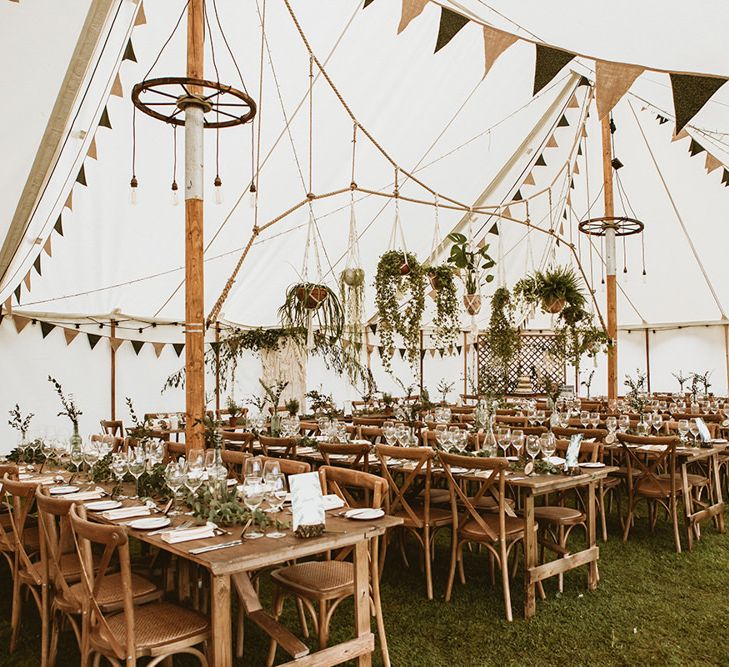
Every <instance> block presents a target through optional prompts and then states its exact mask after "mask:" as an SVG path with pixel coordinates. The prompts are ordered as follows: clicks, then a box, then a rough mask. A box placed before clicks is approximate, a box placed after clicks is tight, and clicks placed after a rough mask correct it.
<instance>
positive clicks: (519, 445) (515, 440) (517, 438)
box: [511, 429, 524, 458]
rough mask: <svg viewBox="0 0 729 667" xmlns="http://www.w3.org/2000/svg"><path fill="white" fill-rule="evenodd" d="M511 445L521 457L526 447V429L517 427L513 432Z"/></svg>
mask: <svg viewBox="0 0 729 667" xmlns="http://www.w3.org/2000/svg"><path fill="white" fill-rule="evenodd" d="M511 446H512V447H513V448H514V451H515V452H516V455H517V456H518V457H519V458H521V450H522V449H523V448H524V431H521V430H519V429H517V430H515V431H512V432H511Z"/></svg>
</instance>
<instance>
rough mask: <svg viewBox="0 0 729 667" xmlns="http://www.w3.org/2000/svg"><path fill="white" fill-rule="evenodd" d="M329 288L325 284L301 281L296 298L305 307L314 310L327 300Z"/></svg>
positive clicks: (297, 287) (297, 286)
mask: <svg viewBox="0 0 729 667" xmlns="http://www.w3.org/2000/svg"><path fill="white" fill-rule="evenodd" d="M328 296H329V290H328V288H327V287H325V286H324V285H316V284H314V283H300V284H298V285H296V298H297V299H298V300H299V303H301V304H303V305H304V307H305V308H308V309H309V310H314V309H316V308H318V307H319V306H321V304H322V303H324V302H325V301H326V300H327V297H328Z"/></svg>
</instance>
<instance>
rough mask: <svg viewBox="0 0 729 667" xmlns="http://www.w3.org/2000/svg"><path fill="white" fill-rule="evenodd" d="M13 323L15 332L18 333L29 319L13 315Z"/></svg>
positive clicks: (26, 324)
mask: <svg viewBox="0 0 729 667" xmlns="http://www.w3.org/2000/svg"><path fill="white" fill-rule="evenodd" d="M13 322H14V323H15V331H17V332H18V333H20V332H21V331H22V330H23V329H25V327H27V326H28V322H30V318H29V317H22V316H21V315H13Z"/></svg>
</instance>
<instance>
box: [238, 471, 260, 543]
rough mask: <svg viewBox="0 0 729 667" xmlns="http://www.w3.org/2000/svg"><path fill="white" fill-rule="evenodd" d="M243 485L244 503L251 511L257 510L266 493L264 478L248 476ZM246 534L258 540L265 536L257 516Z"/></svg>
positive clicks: (247, 536)
mask: <svg viewBox="0 0 729 667" xmlns="http://www.w3.org/2000/svg"><path fill="white" fill-rule="evenodd" d="M241 487H242V493H243V503H244V504H245V506H246V507H247V508H248V509H249V510H250V511H251V513H253V512H255V511H256V510H257V509H258V508H259V507H260V506H261V503H262V502H263V497H264V495H265V488H266V487H265V485H264V483H263V479H262V478H260V477H246V478H245V480H243V484H242V485H241ZM239 488H240V487H239ZM245 536H246V538H247V539H249V540H257V539H258V538H259V537H263V533H262V532H261V530H260V529H259V528H258V526H257V524H256V521H255V518H254V519H253V521H252V523H251V526H250V528H249V529H248V530H247V531H246V534H245Z"/></svg>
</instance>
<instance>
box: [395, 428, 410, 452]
mask: <svg viewBox="0 0 729 667" xmlns="http://www.w3.org/2000/svg"><path fill="white" fill-rule="evenodd" d="M395 436H396V437H397V442H398V444H399V445H400V446H401V447H406V446H407V439H408V427H407V426H406V425H405V424H398V425H397V426H396V427H395Z"/></svg>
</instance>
